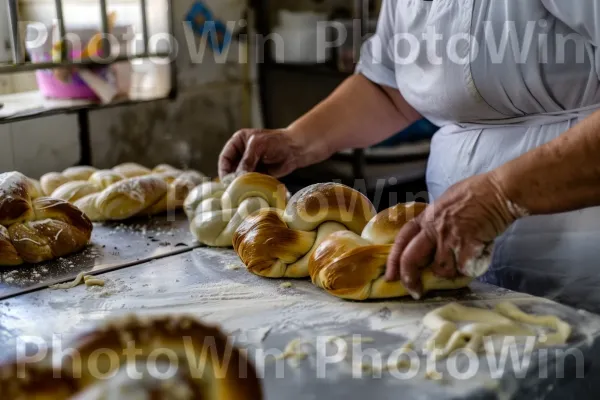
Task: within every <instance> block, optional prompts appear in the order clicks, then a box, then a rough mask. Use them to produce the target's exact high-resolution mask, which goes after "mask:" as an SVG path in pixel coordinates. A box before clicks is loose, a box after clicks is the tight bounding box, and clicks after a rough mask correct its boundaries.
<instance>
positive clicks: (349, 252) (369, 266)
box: [309, 203, 472, 300]
mask: <svg viewBox="0 0 600 400" xmlns="http://www.w3.org/2000/svg"><path fill="white" fill-rule="evenodd" d="M426 207H427V205H426V204H422V203H409V204H398V205H396V206H395V207H392V208H389V209H387V210H385V211H382V212H381V213H379V214H378V215H377V216H376V217H375V218H373V219H372V220H371V221H370V222H369V223H368V224H367V226H366V227H365V229H364V230H363V231H362V234H361V235H360V236H359V235H358V234H357V233H356V232H351V231H342V232H336V233H333V234H332V235H330V236H329V237H327V238H326V239H325V240H324V241H323V243H321V245H320V246H319V247H318V248H317V249H316V250H315V251H314V253H313V254H312V256H311V258H310V261H309V272H310V276H311V279H312V281H313V283H314V284H315V285H316V286H318V287H320V288H322V289H325V290H326V291H327V292H329V293H330V294H332V295H334V296H337V297H341V298H344V299H351V300H367V299H387V298H394V297H403V296H407V295H409V292H408V291H407V290H406V288H405V287H404V285H403V284H402V282H400V281H398V282H388V281H386V279H385V277H384V273H385V267H386V262H387V258H388V256H389V254H390V251H391V248H392V244H393V243H394V239H395V237H396V235H397V234H398V232H399V231H400V229H401V228H402V226H403V225H404V224H405V223H406V222H408V221H410V220H411V219H413V218H414V217H416V216H417V215H419V214H420V213H421V212H423V211H424V210H425V208H426ZM421 280H422V282H423V288H424V291H425V292H427V291H431V290H450V289H458V288H462V287H465V286H467V285H468V284H469V283H470V282H471V281H472V279H471V278H458V279H456V280H449V279H443V278H439V277H437V276H435V275H434V274H433V273H432V272H431V270H430V269H425V270H424V272H423V275H422V277H421Z"/></svg>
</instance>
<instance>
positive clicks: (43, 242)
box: [0, 172, 93, 266]
mask: <svg viewBox="0 0 600 400" xmlns="http://www.w3.org/2000/svg"><path fill="white" fill-rule="evenodd" d="M35 194H37V189H36V188H35V186H34V185H33V183H32V181H31V180H30V179H29V178H27V177H25V176H24V175H23V174H21V173H19V172H7V173H3V174H0V266H15V265H20V264H23V263H24V262H27V263H39V262H42V261H48V260H51V259H54V258H58V257H62V256H65V255H68V254H71V253H74V252H76V251H79V250H81V249H82V248H83V247H85V246H86V245H87V243H88V242H89V240H90V237H91V233H92V228H93V226H92V223H91V222H90V220H89V219H88V218H87V217H86V216H85V214H84V213H82V212H81V210H79V209H77V208H76V207H75V206H73V205H71V204H69V203H67V202H65V201H63V200H59V199H53V198H48V197H38V198H34V196H35Z"/></svg>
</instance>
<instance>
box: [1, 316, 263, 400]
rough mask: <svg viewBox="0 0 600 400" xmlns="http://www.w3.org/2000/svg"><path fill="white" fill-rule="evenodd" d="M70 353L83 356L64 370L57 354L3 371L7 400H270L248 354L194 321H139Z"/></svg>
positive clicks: (102, 332)
mask: <svg viewBox="0 0 600 400" xmlns="http://www.w3.org/2000/svg"><path fill="white" fill-rule="evenodd" d="M63 348H67V347H66V346H65V347H63ZM68 348H69V349H73V350H74V351H75V352H76V354H77V356H75V357H64V358H63V359H62V365H54V366H52V358H53V357H52V352H51V351H50V352H49V353H48V355H47V356H46V357H45V358H43V359H42V360H40V361H37V362H31V361H30V362H28V363H23V364H22V365H20V366H19V360H17V361H15V362H10V363H6V364H4V365H0V398H2V399H21V400H34V399H35V400H40V399H47V400H51V399H52V400H66V399H80V400H83V399H87V400H101V399H102V400H105V399H111V400H129V399H154V400H260V399H262V398H263V394H262V389H261V384H260V381H259V379H258V377H257V374H256V371H255V369H254V367H253V365H252V364H251V363H250V362H249V360H248V359H247V357H246V356H245V354H244V353H243V352H241V351H240V350H238V349H237V348H235V347H234V346H233V344H232V342H231V341H230V340H228V338H227V337H226V336H225V335H224V334H223V333H221V332H220V330H219V329H217V328H214V327H209V326H206V325H204V324H202V323H200V322H198V321H196V320H195V319H193V318H191V317H156V318H152V319H142V318H138V317H133V316H132V317H129V318H126V319H123V320H118V321H115V322H112V323H109V324H108V325H107V326H104V327H100V328H98V329H96V330H94V331H92V332H89V333H87V334H84V335H82V336H80V337H79V338H78V339H77V340H75V341H74V343H73V344H72V345H69V346H68ZM62 356H63V355H62V354H60V355H59V357H62ZM55 358H57V359H58V357H55Z"/></svg>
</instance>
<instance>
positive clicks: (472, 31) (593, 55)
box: [357, 0, 600, 311]
mask: <svg viewBox="0 0 600 400" xmlns="http://www.w3.org/2000/svg"><path fill="white" fill-rule="evenodd" d="M436 35H437V37H436ZM503 41H504V43H503ZM503 44H505V45H506V46H504V47H503ZM598 46H600V3H599V2H598V1H596V0H433V1H424V0H384V4H383V8H382V12H381V15H380V19H379V25H378V28H377V32H376V34H375V35H374V36H373V37H372V38H371V39H370V40H369V41H368V42H367V43H366V44H365V45H364V47H363V50H362V56H361V60H360V63H359V65H358V67H357V72H358V73H362V74H363V75H364V76H366V77H367V78H368V79H370V80H372V81H373V82H375V83H378V84H381V85H386V86H390V87H393V88H397V89H398V90H400V92H401V93H402V95H403V96H404V98H405V99H406V100H407V101H408V103H409V104H411V105H412V106H413V107H414V108H415V109H416V110H417V111H419V112H420V113H421V114H422V115H423V116H425V117H426V118H428V119H429V120H431V121H432V122H434V123H435V124H437V125H438V126H440V127H441V129H440V131H439V132H438V133H437V134H436V135H435V136H434V138H433V141H432V150H431V157H430V161H429V166H428V171H427V183H428V187H429V191H430V193H431V195H432V197H433V198H434V199H435V198H437V197H439V196H440V195H441V194H442V193H443V192H444V191H445V190H446V189H447V188H448V187H449V186H451V185H452V184H454V183H456V182H458V181H460V180H462V179H465V178H467V177H469V176H473V175H476V174H478V173H482V172H486V171H489V170H491V169H494V168H496V167H498V166H500V165H502V164H504V163H506V162H507V161H509V160H512V159H514V158H516V157H518V156H520V155H522V154H523V153H525V152H527V151H529V150H531V149H533V148H535V147H537V146H539V145H541V144H543V143H546V142H548V141H550V140H552V139H554V138H556V137H557V136H559V135H561V134H562V133H564V132H565V131H567V130H568V129H569V128H570V127H572V126H573V125H575V124H577V123H578V122H580V121H581V120H582V119H584V118H585V117H587V116H588V115H589V114H590V113H592V112H593V111H595V110H597V109H598V108H600V51H599V49H598ZM596 105H598V106H596ZM598 134H599V135H600V128H599V132H598ZM599 242H600V209H598V208H592V209H587V210H581V211H576V212H572V213H565V214H560V215H553V216H536V217H530V218H526V219H524V220H521V221H518V222H517V223H516V224H514V225H513V226H512V227H511V228H510V229H509V231H508V232H507V233H506V234H505V235H503V236H502V237H501V238H500V239H499V240H498V241H497V242H496V248H495V251H494V256H493V261H492V266H491V270H490V273H489V274H488V276H486V278H485V279H486V280H487V281H489V282H492V283H495V284H499V285H502V286H505V287H508V288H511V289H514V290H521V291H526V292H530V293H533V294H537V295H545V296H553V295H556V296H557V297H558V299H559V300H561V301H564V302H567V303H573V304H576V305H578V306H581V307H586V308H589V309H593V310H595V311H600V290H597V288H598V287H600V245H599V244H598V243H599Z"/></svg>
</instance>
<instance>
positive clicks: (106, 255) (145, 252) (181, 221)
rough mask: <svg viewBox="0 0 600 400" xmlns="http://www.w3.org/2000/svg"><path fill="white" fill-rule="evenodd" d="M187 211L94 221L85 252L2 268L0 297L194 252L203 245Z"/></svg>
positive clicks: (0, 272)
mask: <svg viewBox="0 0 600 400" xmlns="http://www.w3.org/2000/svg"><path fill="white" fill-rule="evenodd" d="M188 226H189V225H188V221H187V219H186V217H185V214H183V213H171V214H165V215H161V216H155V217H151V218H148V217H146V218H138V219H133V220H129V221H127V222H119V223H115V222H110V223H103V224H94V231H93V232H92V239H91V243H90V245H89V246H88V247H86V248H85V249H84V250H83V251H81V252H79V253H76V254H72V255H70V256H67V257H63V258H61V259H58V260H53V261H49V262H46V263H42V264H38V265H22V266H19V267H14V268H12V267H11V268H2V269H0V299H3V298H8V297H12V296H14V295H16V294H19V293H23V292H27V291H31V290H36V289H39V288H41V287H45V286H48V285H52V284H54V283H60V282H65V281H68V280H72V279H74V278H75V277H76V276H77V274H79V273H80V272H90V273H91V274H96V273H98V272H102V271H108V270H113V269H118V268H122V267H126V266H130V265H134V264H139V263H142V262H146V261H149V260H151V259H155V258H160V257H165V256H167V255H173V254H179V253H182V252H187V251H190V250H191V249H192V248H194V247H198V246H199V244H198V243H197V242H196V241H195V239H194V237H193V236H192V234H191V233H190V232H189V229H188Z"/></svg>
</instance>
